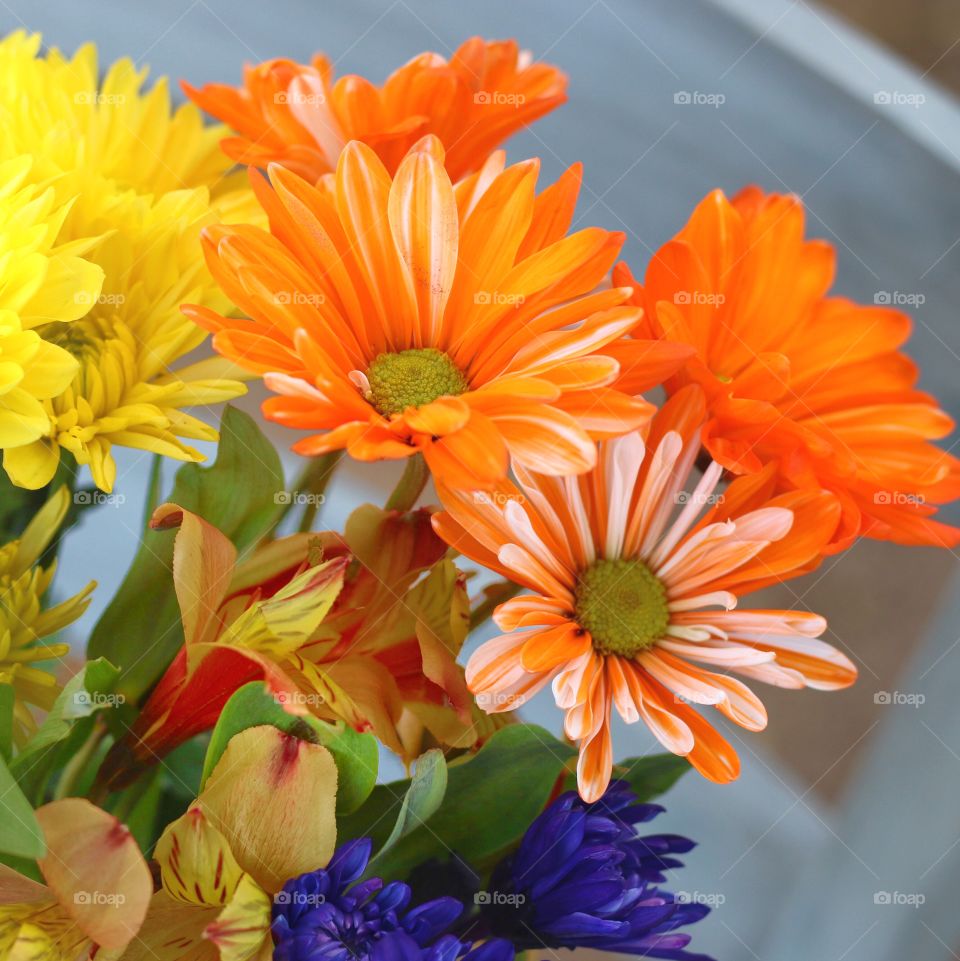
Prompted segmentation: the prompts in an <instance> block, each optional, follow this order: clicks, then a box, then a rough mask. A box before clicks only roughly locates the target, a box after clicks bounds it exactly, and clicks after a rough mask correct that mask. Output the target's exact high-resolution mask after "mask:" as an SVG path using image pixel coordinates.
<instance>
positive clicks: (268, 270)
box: [185, 137, 689, 488]
mask: <svg viewBox="0 0 960 961" xmlns="http://www.w3.org/2000/svg"><path fill="white" fill-rule="evenodd" d="M538 166H539V165H538V163H537V161H528V162H526V163H521V164H517V165H515V166H512V167H509V168H507V169H505V170H504V169H503V157H502V155H500V154H498V155H495V156H494V157H492V158H491V159H490V161H488V163H487V164H486V165H485V166H484V169H483V171H481V172H480V173H479V174H478V175H474V176H473V177H470V178H467V179H466V180H464V181H461V182H460V183H459V184H458V185H457V186H456V188H454V187H453V185H452V184H451V181H450V176H449V174H448V173H447V172H446V170H445V169H444V164H443V150H442V147H441V146H440V143H439V141H438V140H437V139H436V138H435V137H426V138H424V140H423V141H421V142H420V143H419V144H417V145H415V147H414V149H413V150H412V151H411V153H410V154H409V155H408V157H407V159H406V160H404V162H403V163H402V164H401V165H400V169H399V170H398V172H397V175H396V177H395V178H394V179H393V180H392V181H391V178H390V175H389V174H388V173H387V171H386V169H385V168H384V166H383V164H382V163H381V162H380V160H379V158H378V157H377V156H376V154H375V153H374V152H373V150H371V148H370V147H367V146H366V145H364V144H361V143H359V142H357V141H354V142H352V143H350V144H349V145H348V146H347V147H346V148H345V149H344V151H343V153H342V154H341V156H340V162H339V164H338V167H337V173H336V176H333V175H330V176H328V177H325V178H323V179H322V180H321V181H320V183H319V184H318V185H317V186H316V187H314V186H311V185H310V184H309V183H307V182H306V181H305V180H303V179H302V178H300V177H297V176H296V175H295V174H293V173H291V172H290V171H288V170H285V169H284V168H281V167H279V166H277V165H271V167H270V168H269V170H270V179H271V182H272V186H273V189H271V187H270V185H269V184H268V183H267V182H266V181H265V180H264V179H263V177H262V176H260V175H259V174H258V173H254V174H253V182H254V188H255V190H256V192H257V195H258V197H259V199H260V202H261V203H262V205H263V207H264V209H265V210H266V212H267V214H268V216H269V219H270V231H271V232H270V233H267V232H265V231H263V230H260V229H258V228H255V227H251V226H221V227H216V228H210V229H208V230H206V231H205V232H204V244H205V249H206V253H207V262H208V264H209V266H210V270H211V271H212V273H213V275H214V277H216V278H217V280H218V281H219V282H220V284H221V285H222V287H223V289H224V291H225V292H226V293H227V295H228V296H229V297H230V298H231V299H232V300H233V302H234V303H235V304H237V306H238V307H239V308H240V309H241V310H243V311H245V312H246V313H247V314H249V316H250V317H251V318H252V320H243V319H236V318H227V317H222V316H220V315H219V314H216V313H214V312H212V311H211V310H209V309H204V308H198V307H186V308H185V310H186V311H187V312H188V313H189V314H191V316H193V317H194V318H195V319H196V320H197V322H198V323H200V324H202V325H203V326H205V327H208V328H209V329H211V330H213V331H214V332H215V336H214V338H213V344H214V347H215V348H216V349H217V350H218V351H219V352H220V353H221V354H223V355H224V356H226V357H228V358H230V359H231V360H233V361H235V362H236V363H238V364H240V365H242V366H244V367H246V368H247V369H248V370H252V371H255V372H257V373H260V374H262V375H263V377H264V382H265V383H266V385H267V386H268V387H269V388H270V389H271V390H273V391H275V392H276V393H277V394H279V395H280V396H278V397H272V398H269V399H268V400H267V401H265V403H264V405H263V411H264V414H265V416H266V417H267V418H268V419H269V420H274V421H277V422H279V423H283V424H286V425H288V426H290V427H295V428H305V429H313V430H320V431H322V432H323V433H319V434H315V435H313V436H311V437H307V438H305V439H303V440H300V441H298V442H297V443H296V444H295V445H294V448H293V449H294V450H295V451H297V452H299V453H301V454H306V455H317V454H322V453H325V452H327V451H331V450H336V449H341V448H346V450H347V451H348V452H349V453H350V454H351V455H352V456H353V457H356V458H358V459H360V460H377V459H381V458H405V457H408V456H410V455H411V454H414V453H417V452H422V453H423V454H424V456H425V458H426V460H427V463H428V464H429V466H430V468H431V470H432V471H433V473H434V474H435V475H437V476H440V477H442V478H443V480H444V482H445V483H446V484H448V485H450V486H454V487H469V488H489V487H490V486H492V485H493V484H495V483H496V482H497V481H498V480H500V479H501V478H503V477H504V476H506V473H507V464H508V455H510V456H512V457H513V458H514V460H515V461H516V462H517V463H519V464H521V465H523V466H525V467H527V468H529V469H531V470H536V471H539V472H541V473H544V474H577V473H580V472H582V471H585V470H589V469H590V468H591V467H592V466H593V465H594V463H595V460H596V448H595V445H594V443H593V440H592V439H591V438H603V437H610V436H616V435H619V434H622V433H625V432H626V431H629V430H631V429H634V428H635V427H637V426H639V425H641V424H643V423H644V422H645V421H646V420H647V419H648V418H649V416H650V413H651V412H652V410H653V408H652V407H651V405H650V404H648V403H647V402H646V401H644V400H643V399H641V398H639V397H634V396H632V394H634V393H638V392H639V391H640V390H642V389H646V388H647V387H650V386H652V385H653V384H656V383H658V382H660V381H661V380H662V379H663V377H664V376H666V375H668V374H670V373H672V372H673V371H674V370H676V368H677V366H678V364H679V363H680V362H682V360H683V359H684V358H685V357H686V356H688V355H689V348H685V347H680V348H677V346H676V345H672V344H665V343H659V342H657V341H653V342H650V341H639V340H633V341H631V340H627V339H625V338H624V336H623V335H624V334H625V333H626V332H627V331H629V330H631V329H632V328H633V327H634V326H635V325H636V324H637V322H638V320H639V318H640V311H639V310H638V309H637V308H635V307H628V306H623V304H624V301H625V300H626V299H627V297H628V296H629V295H630V289H629V288H623V289H618V288H613V289H606V290H601V291H595V288H596V287H597V284H598V283H599V282H600V281H601V280H602V279H603V278H604V276H605V275H606V274H607V272H608V270H609V269H610V266H611V265H612V263H613V261H614V259H615V258H616V255H617V251H618V250H619V249H620V246H621V244H622V242H623V235H622V234H615V233H610V232H608V231H605V230H600V229H599V228H588V229H585V230H580V231H578V232H576V233H574V234H571V235H570V236H566V232H567V229H568V227H569V225H570V221H571V219H572V216H573V209H574V205H575V203H576V196H577V192H578V189H579V181H580V172H579V169H577V168H572V169H571V170H569V171H567V173H566V174H565V175H564V176H563V177H562V178H561V179H560V180H559V181H558V182H557V183H556V184H554V185H553V186H552V187H549V188H547V189H546V190H544V191H543V192H542V193H541V194H540V195H539V196H536V195H535V192H534V188H535V184H536V179H537V172H538ZM614 341H617V343H615V344H614V343H613V342H614ZM618 376H619V377H621V378H623V379H625V380H626V381H629V391H630V393H624V392H623V391H618V390H614V389H612V388H611V387H610V386H608V385H610V384H611V383H613V381H614V380H616V379H617V377H618Z"/></svg>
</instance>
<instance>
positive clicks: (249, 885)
mask: <svg viewBox="0 0 960 961" xmlns="http://www.w3.org/2000/svg"><path fill="white" fill-rule="evenodd" d="M336 797H337V768H336V765H335V764H334V761H333V757H332V756H331V754H330V752H329V751H328V750H327V749H326V748H324V747H322V746H320V745H319V744H311V743H310V742H308V741H303V740H300V739H299V738H296V737H292V736H291V735H288V734H284V733H283V732H282V731H279V730H277V729H276V728H274V727H270V726H269V725H263V726H260V727H253V728H248V729H247V730H246V731H242V732H241V733H240V734H237V735H236V736H234V737H233V738H232V739H231V740H230V743H229V744H228V745H227V748H226V750H225V751H224V752H223V756H222V757H221V758H220V760H219V761H218V762H217V765H216V767H215V768H214V769H213V772H212V773H211V775H210V777H209V778H208V779H207V783H206V784H205V785H204V788H203V790H202V791H201V792H200V796H199V797H198V798H197V799H196V801H194V802H193V804H192V805H191V806H190V808H189V810H188V811H187V812H186V813H185V814H184V815H183V816H182V817H180V818H179V819H178V820H176V821H174V822H173V823H172V824H170V825H168V826H167V829H166V830H165V831H164V832H163V835H162V836H161V838H160V840H159V841H158V842H157V847H156V851H155V852H154V854H155V857H156V860H157V862H158V864H159V865H160V876H161V888H160V890H159V891H158V892H157V893H156V894H154V895H153V898H152V900H151V901H150V909H149V911H148V912H147V918H146V921H144V923H143V927H142V928H141V929H140V933H139V935H138V937H137V939H136V940H135V941H134V942H133V943H132V944H131V945H130V946H129V948H127V950H126V951H123V952H110V953H108V954H107V955H106V957H107V958H110V959H115V958H118V957H122V959H123V961H158V959H159V961H181V959H182V961H187V959H199V958H208V957H209V958H212V959H215V958H220V959H221V961H267V959H269V958H270V957H271V956H272V954H273V940H272V938H271V936H270V921H271V907H272V897H273V895H275V894H276V893H277V892H278V891H280V889H281V888H282V887H283V885H284V883H285V882H286V881H287V880H288V879H289V878H291V877H297V876H298V875H300V874H303V873H304V872H306V871H312V870H315V869H316V868H317V867H318V866H321V865H325V864H326V863H327V862H328V861H329V860H330V857H331V855H332V854H333V851H334V847H335V845H336V836H337V827H336V817H335V807H336Z"/></svg>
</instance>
